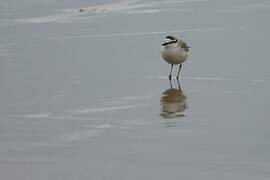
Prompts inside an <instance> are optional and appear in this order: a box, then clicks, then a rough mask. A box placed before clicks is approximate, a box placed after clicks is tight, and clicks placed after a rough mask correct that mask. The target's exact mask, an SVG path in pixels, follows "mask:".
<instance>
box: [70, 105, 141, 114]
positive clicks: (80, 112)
mask: <svg viewBox="0 0 270 180" xmlns="http://www.w3.org/2000/svg"><path fill="white" fill-rule="evenodd" d="M134 107H136V105H125V106H113V107H100V108H85V109H81V110H75V111H70V113H71V114H88V113H97V112H106V111H117V110H122V109H130V108H134Z"/></svg>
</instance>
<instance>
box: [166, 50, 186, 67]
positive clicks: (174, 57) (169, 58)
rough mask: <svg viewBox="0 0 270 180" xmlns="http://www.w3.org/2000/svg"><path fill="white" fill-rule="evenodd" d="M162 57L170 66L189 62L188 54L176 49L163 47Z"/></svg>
mask: <svg viewBox="0 0 270 180" xmlns="http://www.w3.org/2000/svg"><path fill="white" fill-rule="evenodd" d="M161 56H162V57H163V59H164V60H165V61H166V62H167V63H169V64H182V63H183V62H185V61H186V60H187V56H188V53H187V52H186V51H185V50H184V49H181V48H179V47H178V46H176V47H162V50H161Z"/></svg>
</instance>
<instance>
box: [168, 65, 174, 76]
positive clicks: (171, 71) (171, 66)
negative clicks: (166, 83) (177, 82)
mask: <svg viewBox="0 0 270 180" xmlns="http://www.w3.org/2000/svg"><path fill="white" fill-rule="evenodd" d="M172 69H173V64H172V65H171V70H170V74H169V79H170V80H171V79H172Z"/></svg>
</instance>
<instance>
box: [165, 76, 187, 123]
mask: <svg viewBox="0 0 270 180" xmlns="http://www.w3.org/2000/svg"><path fill="white" fill-rule="evenodd" d="M177 85H178V89H177V88H173V86H172V82H171V80H170V88H169V89H167V90H165V91H164V92H163V93H162V94H161V99H160V106H161V110H160V111H161V112H160V115H161V116H162V117H163V118H165V119H170V118H176V117H184V116H185V114H184V111H185V110H186V109H187V102H186V100H187V97H186V95H185V94H184V92H183V90H182V89H181V87H180V83H179V81H178V80H177Z"/></svg>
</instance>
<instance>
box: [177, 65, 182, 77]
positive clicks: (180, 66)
mask: <svg viewBox="0 0 270 180" xmlns="http://www.w3.org/2000/svg"><path fill="white" fill-rule="evenodd" d="M181 68H182V64H180V65H179V70H178V73H177V76H176V78H177V79H178V77H179V74H180V71H181Z"/></svg>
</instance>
